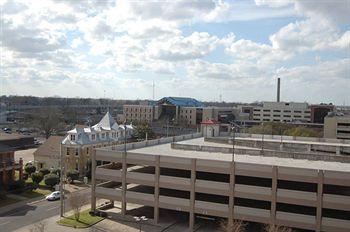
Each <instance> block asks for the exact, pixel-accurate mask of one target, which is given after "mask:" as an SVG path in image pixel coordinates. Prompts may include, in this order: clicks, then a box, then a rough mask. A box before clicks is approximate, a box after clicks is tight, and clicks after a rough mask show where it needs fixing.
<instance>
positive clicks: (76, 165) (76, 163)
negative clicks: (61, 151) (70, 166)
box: [75, 160, 79, 171]
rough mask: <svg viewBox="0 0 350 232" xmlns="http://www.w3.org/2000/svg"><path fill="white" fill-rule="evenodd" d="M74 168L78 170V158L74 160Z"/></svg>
mask: <svg viewBox="0 0 350 232" xmlns="http://www.w3.org/2000/svg"><path fill="white" fill-rule="evenodd" d="M75 170H77V171H78V170H79V163H78V160H77V161H76V162H75Z"/></svg>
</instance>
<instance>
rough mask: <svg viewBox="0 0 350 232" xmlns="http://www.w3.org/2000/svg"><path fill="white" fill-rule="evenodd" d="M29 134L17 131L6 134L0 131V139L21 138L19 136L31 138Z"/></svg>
mask: <svg viewBox="0 0 350 232" xmlns="http://www.w3.org/2000/svg"><path fill="white" fill-rule="evenodd" d="M32 137H33V136H31V135H21V134H17V133H12V134H7V133H2V132H0V141H3V140H14V139H21V138H32Z"/></svg>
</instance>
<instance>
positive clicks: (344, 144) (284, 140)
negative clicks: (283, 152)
mask: <svg viewBox="0 0 350 232" xmlns="http://www.w3.org/2000/svg"><path fill="white" fill-rule="evenodd" d="M226 138H229V137H226ZM237 139H240V140H250V141H261V138H246V137H244V138H243V137H237ZM264 141H265V142H275V143H280V142H281V140H280V139H266V138H264ZM282 142H283V143H294V144H311V145H321V146H322V145H324V146H333V147H350V144H349V143H330V142H316V141H302V140H289V139H283V140H282Z"/></svg>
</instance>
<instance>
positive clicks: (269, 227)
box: [264, 224, 293, 232]
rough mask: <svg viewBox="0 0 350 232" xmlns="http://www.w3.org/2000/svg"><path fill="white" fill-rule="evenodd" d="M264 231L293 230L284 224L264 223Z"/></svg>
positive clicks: (285, 231)
mask: <svg viewBox="0 0 350 232" xmlns="http://www.w3.org/2000/svg"><path fill="white" fill-rule="evenodd" d="M264 231H265V232H293V230H292V228H289V227H285V226H277V225H270V224H267V225H265V228H264Z"/></svg>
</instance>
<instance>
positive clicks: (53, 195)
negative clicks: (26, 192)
mask: <svg viewBox="0 0 350 232" xmlns="http://www.w3.org/2000/svg"><path fill="white" fill-rule="evenodd" d="M60 198H61V193H60V191H55V192H52V193H51V194H50V195H48V196H46V198H45V199H46V200H48V201H55V200H58V199H60Z"/></svg>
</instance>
